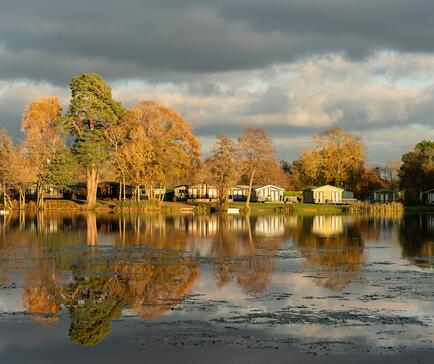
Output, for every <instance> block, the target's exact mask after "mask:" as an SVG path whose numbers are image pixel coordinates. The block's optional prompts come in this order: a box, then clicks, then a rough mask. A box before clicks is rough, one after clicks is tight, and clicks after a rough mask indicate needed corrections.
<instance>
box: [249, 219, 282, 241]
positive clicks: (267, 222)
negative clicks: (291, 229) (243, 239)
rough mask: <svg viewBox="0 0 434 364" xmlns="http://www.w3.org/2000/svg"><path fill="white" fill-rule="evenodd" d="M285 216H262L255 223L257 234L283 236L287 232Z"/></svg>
mask: <svg viewBox="0 0 434 364" xmlns="http://www.w3.org/2000/svg"><path fill="white" fill-rule="evenodd" d="M283 219H284V216H279V215H278V216H260V217H258V219H257V220H256V222H255V233H256V234H260V235H273V236H276V235H282V234H283V233H284V232H285V228H284V221H283Z"/></svg>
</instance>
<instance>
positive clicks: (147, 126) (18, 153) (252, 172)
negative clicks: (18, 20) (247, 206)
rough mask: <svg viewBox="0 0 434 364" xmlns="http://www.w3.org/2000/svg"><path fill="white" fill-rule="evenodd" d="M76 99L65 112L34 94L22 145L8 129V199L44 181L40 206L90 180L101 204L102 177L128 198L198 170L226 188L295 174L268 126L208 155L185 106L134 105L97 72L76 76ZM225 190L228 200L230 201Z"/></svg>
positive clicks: (2, 163)
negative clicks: (54, 190) (54, 191)
mask: <svg viewBox="0 0 434 364" xmlns="http://www.w3.org/2000/svg"><path fill="white" fill-rule="evenodd" d="M70 87H71V100H70V103H69V106H68V109H67V110H66V112H65V113H62V108H61V104H60V100H59V98H58V97H45V98H41V99H37V100H34V101H33V102H31V103H30V104H29V105H28V106H27V107H26V110H25V112H24V114H23V118H22V131H23V133H24V140H23V141H22V143H20V144H17V145H15V144H14V143H13V141H12V139H11V138H10V137H9V136H8V135H7V132H6V131H2V133H1V135H0V175H1V177H2V182H3V183H2V192H3V197H4V201H5V204H9V205H10V204H11V197H10V192H11V191H15V192H18V194H19V204H20V207H21V208H24V205H25V192H26V188H28V187H29V186H32V185H36V196H37V204H38V206H39V207H43V204H44V200H43V195H44V190H45V188H46V187H47V186H48V185H54V186H57V187H65V186H67V185H68V184H71V182H72V181H73V180H77V179H82V178H85V179H86V182H87V203H88V205H89V206H93V205H94V204H95V203H96V198H97V187H98V182H99V181H100V180H101V178H107V179H115V180H117V181H119V182H120V185H121V188H120V195H119V198H120V199H125V197H126V191H125V190H126V189H125V186H126V185H127V184H129V185H134V186H136V198H137V199H138V200H139V199H140V188H141V187H146V191H147V194H148V197H149V198H150V199H154V198H155V197H156V195H155V193H154V188H155V187H156V186H160V187H161V188H165V187H167V186H169V185H173V184H175V183H178V182H181V181H186V180H187V181H189V180H190V181H191V180H193V179H194V178H195V177H196V176H197V175H199V174H200V175H201V176H203V178H206V179H207V180H209V181H212V182H214V183H216V184H217V185H218V186H219V188H220V190H221V191H222V192H224V191H227V189H228V188H229V187H231V186H232V185H234V184H235V183H237V182H238V181H239V180H240V179H241V180H245V181H247V182H246V183H249V184H250V185H252V184H253V182H254V181H261V180H264V178H265V179H266V178H267V177H268V178H270V173H268V175H267V176H266V175H265V174H264V173H263V172H264V170H265V166H267V169H268V171H274V172H275V173H274V176H271V177H272V178H281V179H282V178H283V179H285V178H286V179H287V176H285V174H284V173H283V171H282V170H281V168H280V165H279V164H278V162H277V161H276V153H275V150H274V148H273V146H272V142H271V140H270V138H269V137H268V136H267V135H266V133H265V132H264V131H263V130H262V129H254V128H252V129H247V130H246V131H245V132H244V133H243V134H242V136H241V137H240V138H239V142H238V143H237V144H235V143H234V142H233V141H231V139H229V138H228V137H227V136H225V135H220V136H219V137H218V140H217V143H216V145H215V146H214V148H213V153H212V155H211V156H210V157H209V158H207V159H206V160H205V161H204V163H201V159H200V143H199V140H198V139H197V137H196V136H195V135H194V134H193V132H192V128H191V126H190V124H189V123H188V122H187V121H186V120H185V119H184V118H183V117H182V116H180V115H179V114H178V113H177V112H175V111H174V110H172V109H170V108H168V107H167V106H165V105H163V104H161V103H159V102H155V101H142V102H139V103H138V104H137V105H135V106H133V107H132V108H130V109H126V108H124V107H123V105H122V104H121V103H119V102H118V101H116V100H114V99H113V97H112V90H111V88H110V86H109V85H108V84H107V83H106V82H105V81H104V80H103V79H102V78H101V77H100V76H98V75H96V74H83V75H80V76H77V77H74V78H73V79H72V81H71V83H70ZM226 195H227V194H226V193H221V194H220V196H222V197H221V201H220V203H221V204H224V203H225V202H226V200H225V197H226Z"/></svg>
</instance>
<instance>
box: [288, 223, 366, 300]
mask: <svg viewBox="0 0 434 364" xmlns="http://www.w3.org/2000/svg"><path fill="white" fill-rule="evenodd" d="M299 219H300V226H298V227H297V228H296V229H294V230H293V234H292V237H293V240H294V243H295V245H296V246H297V247H298V248H299V249H300V252H301V254H302V256H304V257H305V259H306V260H305V262H306V264H307V265H309V266H312V267H314V268H315V269H316V270H317V274H316V276H315V278H314V281H315V283H316V284H318V285H320V286H324V287H327V288H330V289H333V290H336V291H341V290H343V289H344V288H345V287H346V286H347V285H348V284H349V283H351V282H354V281H356V280H358V279H359V278H360V276H361V272H360V271H361V268H362V264H363V261H364V253H363V250H364V241H363V238H362V234H361V229H360V227H361V226H360V225H358V224H355V222H354V220H353V219H352V218H351V217H348V216H304V217H300V218H299Z"/></svg>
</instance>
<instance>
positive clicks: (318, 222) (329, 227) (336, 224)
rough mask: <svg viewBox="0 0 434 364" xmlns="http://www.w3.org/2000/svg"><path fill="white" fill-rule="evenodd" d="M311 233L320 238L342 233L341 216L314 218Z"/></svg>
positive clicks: (342, 221) (342, 223) (342, 219)
mask: <svg viewBox="0 0 434 364" xmlns="http://www.w3.org/2000/svg"><path fill="white" fill-rule="evenodd" d="M312 232H313V233H314V234H316V235H321V236H332V235H338V234H342V233H343V232H344V217H343V216H315V217H314V219H313V224H312Z"/></svg>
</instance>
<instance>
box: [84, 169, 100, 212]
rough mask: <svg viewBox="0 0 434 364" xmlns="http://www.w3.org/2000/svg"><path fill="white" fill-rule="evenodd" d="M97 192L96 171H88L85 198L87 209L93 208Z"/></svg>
mask: <svg viewBox="0 0 434 364" xmlns="http://www.w3.org/2000/svg"><path fill="white" fill-rule="evenodd" d="M97 191H98V171H97V170H96V169H94V168H93V169H89V170H88V171H87V198H86V202H87V205H88V206H89V207H94V206H95V204H96V194H97Z"/></svg>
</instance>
